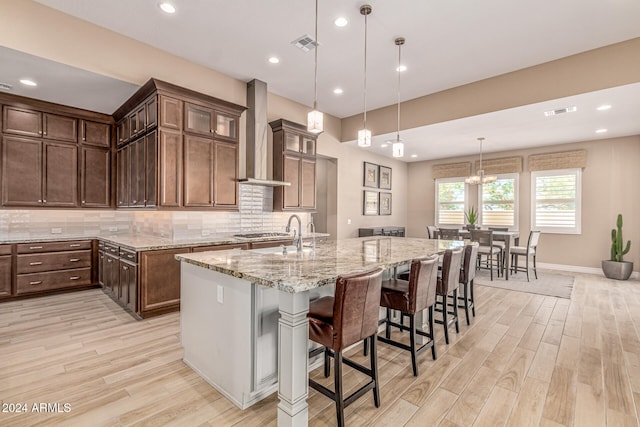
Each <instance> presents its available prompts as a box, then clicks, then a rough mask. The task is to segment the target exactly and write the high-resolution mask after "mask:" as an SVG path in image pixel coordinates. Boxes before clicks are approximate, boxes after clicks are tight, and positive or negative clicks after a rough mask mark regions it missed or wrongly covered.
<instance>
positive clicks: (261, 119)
mask: <svg viewBox="0 0 640 427" xmlns="http://www.w3.org/2000/svg"><path fill="white" fill-rule="evenodd" d="M268 129H269V126H268V123H267V84H266V83H265V82H263V81H260V80H257V79H253V80H251V81H250V82H248V83H247V153H246V166H247V171H246V174H247V177H246V178H241V179H240V180H239V181H240V183H243V184H251V185H262V186H265V187H279V186H284V185H287V186H290V185H291V183H290V182H284V181H274V180H272V179H269V178H267V164H268V163H267V160H268V156H269V150H268V143H267V132H268V131H269V130H268Z"/></svg>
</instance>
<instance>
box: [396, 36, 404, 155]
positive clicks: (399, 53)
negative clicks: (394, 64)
mask: <svg viewBox="0 0 640 427" xmlns="http://www.w3.org/2000/svg"><path fill="white" fill-rule="evenodd" d="M396 43H398V133H397V134H396V141H397V142H400V74H401V73H400V64H402V62H401V55H402V54H401V52H402V44H403V43H404V39H403V40H402V42H401V43H400V42H397V41H396Z"/></svg>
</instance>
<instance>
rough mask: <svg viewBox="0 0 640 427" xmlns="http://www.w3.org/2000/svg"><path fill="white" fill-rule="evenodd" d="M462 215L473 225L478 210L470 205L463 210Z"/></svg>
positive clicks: (476, 219) (476, 218)
mask: <svg viewBox="0 0 640 427" xmlns="http://www.w3.org/2000/svg"><path fill="white" fill-rule="evenodd" d="M464 217H465V218H466V219H467V222H468V223H469V224H471V225H474V224H475V223H476V221H478V211H476V208H475V207H473V206H471V207H470V208H469V210H468V211H466V212H465V214H464Z"/></svg>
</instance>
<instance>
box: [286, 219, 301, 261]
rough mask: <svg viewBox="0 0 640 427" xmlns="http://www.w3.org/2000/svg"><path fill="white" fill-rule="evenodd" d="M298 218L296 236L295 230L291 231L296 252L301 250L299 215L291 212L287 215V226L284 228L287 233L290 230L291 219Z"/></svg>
mask: <svg viewBox="0 0 640 427" xmlns="http://www.w3.org/2000/svg"><path fill="white" fill-rule="evenodd" d="M294 218H295V219H296V220H298V233H297V236H296V231H295V230H294V231H293V244H294V245H296V249H297V251H298V252H302V221H300V217H299V216H298V215H296V214H293V215H291V216H290V217H289V221H287V228H286V229H285V230H286V232H287V233H289V232H290V231H291V220H292V219H294Z"/></svg>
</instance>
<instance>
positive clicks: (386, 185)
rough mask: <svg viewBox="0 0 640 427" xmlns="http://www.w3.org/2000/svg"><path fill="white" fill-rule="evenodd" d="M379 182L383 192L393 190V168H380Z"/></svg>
mask: <svg viewBox="0 0 640 427" xmlns="http://www.w3.org/2000/svg"><path fill="white" fill-rule="evenodd" d="M379 180H380V188H381V189H382V190H391V168H388V167H386V166H380V176H379Z"/></svg>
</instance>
